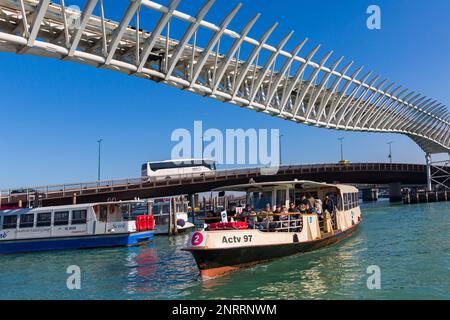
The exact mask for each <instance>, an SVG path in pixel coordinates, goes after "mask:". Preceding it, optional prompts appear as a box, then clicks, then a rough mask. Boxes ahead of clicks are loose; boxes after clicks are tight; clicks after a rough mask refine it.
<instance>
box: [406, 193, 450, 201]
mask: <svg viewBox="0 0 450 320" xmlns="http://www.w3.org/2000/svg"><path fill="white" fill-rule="evenodd" d="M449 200H450V190H442V191H420V192H414V193H411V192H410V193H407V194H405V195H404V196H403V203H404V204H415V203H430V202H438V201H439V202H442V201H449Z"/></svg>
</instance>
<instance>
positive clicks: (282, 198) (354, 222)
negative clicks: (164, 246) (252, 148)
mask: <svg viewBox="0 0 450 320" xmlns="http://www.w3.org/2000/svg"><path fill="white" fill-rule="evenodd" d="M214 191H222V192H223V191H232V192H234V193H235V192H246V194H247V203H248V204H250V205H251V206H252V207H253V208H252V211H251V214H249V212H247V215H246V216H245V215H244V216H245V219H247V222H248V221H249V220H248V218H249V217H250V218H251V219H252V220H253V222H251V223H246V222H225V221H224V222H223V223H220V224H214V225H213V224H210V225H207V227H206V228H205V229H204V230H198V231H196V232H193V233H192V234H191V236H190V239H189V243H188V246H187V247H186V248H184V249H183V250H187V251H190V252H191V253H192V254H193V256H194V258H195V260H196V262H197V266H198V268H199V270H200V274H201V276H202V277H203V278H211V277H217V276H221V275H224V274H226V273H229V272H233V271H236V270H239V269H240V268H243V267H249V266H252V265H255V264H258V263H261V262H266V261H270V260H273V259H276V258H280V257H284V256H289V255H293V254H298V253H303V252H308V251H313V250H316V249H319V248H323V247H325V246H328V245H331V244H334V243H336V242H339V241H341V240H343V239H345V238H347V237H349V236H350V235H351V234H352V233H353V232H354V231H355V230H356V229H357V227H358V226H359V224H360V223H361V221H362V215H361V210H360V207H359V200H358V189H356V188H355V187H353V186H348V185H341V184H336V185H335V184H326V183H318V182H312V181H285V182H274V183H250V184H244V185H236V186H229V187H226V188H220V189H215V190H214ZM305 198H307V199H308V198H309V203H311V202H312V201H315V200H316V201H317V199H321V201H322V202H323V201H324V200H326V203H324V205H323V211H322V214H317V213H311V212H310V213H300V212H296V209H294V208H293V210H292V211H294V212H289V213H286V212H283V213H281V214H280V213H273V212H268V211H267V210H266V209H265V208H267V207H269V206H270V207H272V206H285V207H286V208H289V207H290V204H291V203H294V204H295V205H299V204H301V203H302V202H303V201H304V199H305ZM317 202H318V201H317ZM319 203H320V202H319ZM312 205H314V204H312ZM269 211H270V210H269ZM240 216H241V217H242V216H243V215H240ZM228 218H229V219H230V220H231V219H235V218H236V217H228ZM277 218H278V219H277ZM281 218H282V219H281Z"/></svg>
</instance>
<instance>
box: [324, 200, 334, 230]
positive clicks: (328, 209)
mask: <svg viewBox="0 0 450 320" xmlns="http://www.w3.org/2000/svg"><path fill="white" fill-rule="evenodd" d="M335 209H336V204H335V202H334V200H333V198H332V197H331V196H330V194H327V195H326V196H325V203H324V212H325V215H327V214H329V215H330V217H331V221H332V222H333V224H334V227H335V228H336V210H335Z"/></svg>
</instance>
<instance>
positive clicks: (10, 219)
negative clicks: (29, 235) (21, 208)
mask: <svg viewBox="0 0 450 320" xmlns="http://www.w3.org/2000/svg"><path fill="white" fill-rule="evenodd" d="M16 227H17V216H16V215H12V216H4V217H3V229H16Z"/></svg>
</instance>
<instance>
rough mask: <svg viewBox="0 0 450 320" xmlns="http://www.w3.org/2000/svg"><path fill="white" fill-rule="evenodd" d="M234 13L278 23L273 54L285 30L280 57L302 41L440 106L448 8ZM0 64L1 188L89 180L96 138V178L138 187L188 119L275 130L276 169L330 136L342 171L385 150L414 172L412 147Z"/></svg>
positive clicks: (132, 86)
mask: <svg viewBox="0 0 450 320" xmlns="http://www.w3.org/2000/svg"><path fill="white" fill-rule="evenodd" d="M166 2H167V1H161V3H166ZM237 2H238V1H235V0H228V1H225V0H217V1H216V4H215V5H214V7H213V9H212V11H211V12H210V13H209V14H208V15H207V20H211V21H212V22H216V23H219V22H220V20H221V18H222V15H223V12H224V11H226V10H230V9H231V8H232V7H234V5H235V4H236V3H237ZM241 2H243V4H244V6H243V7H242V9H241V10H240V12H239V14H238V18H237V19H236V21H234V22H232V24H231V28H233V29H237V30H239V29H240V28H241V27H242V26H243V23H244V22H245V21H246V20H248V19H250V18H251V17H252V16H253V15H254V14H256V13H257V12H260V13H262V17H261V19H260V20H259V21H258V23H257V25H256V26H255V28H254V30H253V32H252V33H251V36H253V37H255V38H257V37H259V36H260V35H261V33H262V32H263V31H264V30H265V29H266V28H267V27H268V26H270V25H271V24H272V23H273V22H276V21H279V22H280V25H279V27H278V28H277V31H276V32H275V35H274V36H273V37H272V38H270V41H269V42H271V43H273V44H276V43H277V42H278V40H279V39H280V38H281V37H282V36H283V35H285V34H286V33H287V32H289V31H290V30H294V31H295V33H294V35H293V37H292V39H291V41H290V42H289V43H288V45H287V47H286V49H288V50H290V49H292V48H293V47H294V46H295V45H296V44H297V43H298V42H299V41H301V40H302V39H303V38H304V37H308V38H309V39H310V41H309V44H308V45H307V48H311V47H312V46H313V45H316V44H322V48H321V50H320V51H319V54H318V55H317V56H318V57H320V56H321V55H323V54H325V53H326V52H327V51H329V50H334V55H333V57H334V59H336V58H337V57H338V56H340V55H344V56H345V57H346V60H345V61H349V60H354V61H355V67H357V66H360V65H364V66H366V68H367V69H366V70H368V69H370V70H374V72H375V73H378V74H380V75H381V76H382V77H385V78H387V79H388V80H390V81H395V82H396V83H398V84H402V85H403V86H404V87H405V88H406V87H407V88H411V89H413V90H415V91H417V92H421V93H423V94H425V95H427V96H429V97H433V98H434V99H437V100H439V101H441V102H442V103H443V104H445V105H449V103H450V97H449V92H450V90H449V84H450V73H449V70H450V59H448V53H449V52H450V41H449V40H450V19H449V12H450V2H449V1H448V0H433V1H431V2H430V1H418V0H415V1H411V0H408V1H406V0H396V1H389V0H385V1H381V0H371V1H366V0H321V1H303V0H302V1H299V0H292V1H291V0H289V1H288V0H278V1H275V0H261V1H256V0H242V1H241ZM79 3H83V2H82V1H66V4H67V5H70V4H79ZM126 3H127V1H122V0H120V1H118V0H115V1H114V4H115V5H116V7H114V8H111V9H112V10H111V11H110V13H109V16H110V17H112V18H113V19H117V18H119V17H120V16H121V15H122V12H123V9H124V8H125V6H126ZM199 3H201V2H200V1H197V0H196V1H194V0H184V1H183V3H182V5H181V7H180V8H181V10H185V11H189V13H194V10H192V9H190V7H195V8H198V6H199ZM124 4H125V5H124ZM371 4H377V5H379V6H380V7H381V10H382V29H381V30H376V31H371V30H368V29H367V28H366V19H367V17H368V15H367V14H366V9H367V7H368V6H369V5H371ZM107 15H108V12H107ZM307 48H306V49H307ZM306 49H305V51H306ZM302 52H304V51H302ZM333 57H332V59H333ZM0 65H1V71H0V72H1V74H2V77H1V78H0V92H1V96H2V99H1V111H2V112H1V116H0V119H1V126H0V134H1V139H0V150H1V155H2V156H1V157H0V187H1V188H5V187H15V186H23V185H36V184H47V183H63V182H77V181H85V180H95V179H96V177H97V142H96V141H97V139H98V138H99V137H102V138H103V139H104V143H103V155H102V157H103V162H102V177H103V178H105V179H109V178H122V177H135V176H138V175H139V174H140V172H139V169H140V164H141V163H142V162H145V161H147V160H161V159H168V158H170V152H171V148H172V147H173V146H174V143H173V142H171V141H170V136H171V133H172V131H173V130H174V129H176V128H187V129H192V128H193V122H194V121H195V120H202V121H203V127H204V128H205V129H207V128H218V129H221V130H225V129H226V128H244V129H247V128H267V129H270V128H279V129H280V132H281V134H283V135H284V137H283V140H282V159H283V162H284V163H330V162H336V161H338V160H339V159H338V158H339V144H338V141H337V138H338V137H345V158H346V159H348V160H350V161H351V162H387V153H388V146H387V144H386V143H387V142H388V141H394V145H393V159H394V161H395V162H408V163H422V162H424V156H423V152H422V151H421V150H420V149H419V147H418V146H417V145H416V144H415V143H413V142H412V141H411V140H410V139H409V138H407V137H405V136H402V135H394V134H373V133H355V132H341V131H333V130H327V129H318V128H314V127H308V126H305V125H299V124H295V123H292V122H289V121H284V120H281V119H277V118H273V117H268V116H267V115H263V114H260V113H255V112H253V111H250V110H246V109H242V108H239V107H236V106H233V105H230V104H224V103H221V102H217V101H215V100H212V99H209V98H204V97H201V96H197V95H194V94H192V93H189V92H184V91H180V90H178V89H175V88H172V87H169V86H166V85H163V84H157V83H154V82H151V81H148V80H144V79H138V78H134V77H131V76H127V75H124V74H121V73H117V72H113V71H108V70H101V69H96V68H93V67H89V66H84V65H81V64H76V63H72V62H62V61H59V60H54V59H44V58H40V57H34V56H28V55H16V54H12V53H0Z"/></svg>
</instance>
